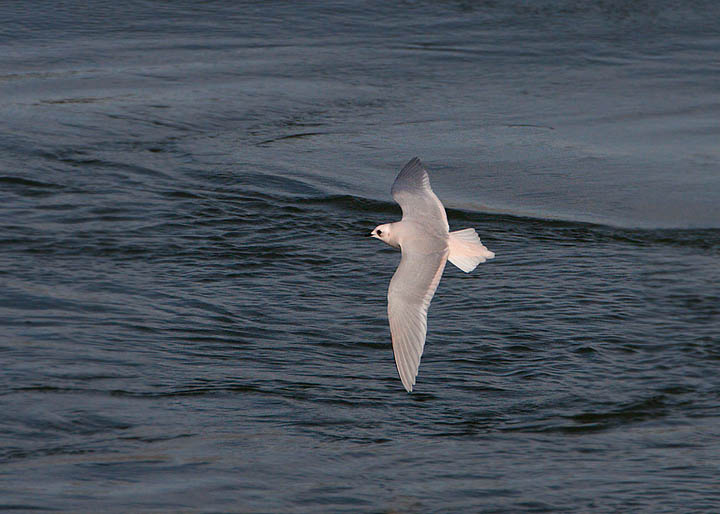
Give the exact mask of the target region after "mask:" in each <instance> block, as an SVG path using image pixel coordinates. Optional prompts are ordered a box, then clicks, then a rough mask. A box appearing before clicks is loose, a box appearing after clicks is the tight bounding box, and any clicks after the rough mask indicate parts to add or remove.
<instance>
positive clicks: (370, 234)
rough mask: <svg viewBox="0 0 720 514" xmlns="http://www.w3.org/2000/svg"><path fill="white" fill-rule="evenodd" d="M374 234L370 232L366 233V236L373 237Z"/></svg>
mask: <svg viewBox="0 0 720 514" xmlns="http://www.w3.org/2000/svg"><path fill="white" fill-rule="evenodd" d="M372 236H373V233H372V232H370V233H369V234H365V237H372Z"/></svg>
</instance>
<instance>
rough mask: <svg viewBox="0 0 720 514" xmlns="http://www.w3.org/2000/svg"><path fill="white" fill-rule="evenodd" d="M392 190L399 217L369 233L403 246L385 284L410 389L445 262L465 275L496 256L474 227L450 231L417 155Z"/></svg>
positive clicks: (393, 330) (394, 335)
mask: <svg viewBox="0 0 720 514" xmlns="http://www.w3.org/2000/svg"><path fill="white" fill-rule="evenodd" d="M391 193H392V196H393V198H394V199H395V201H397V202H398V203H399V204H400V207H401V208H402V211H403V217H402V220H401V221H397V222H395V223H386V224H384V225H379V226H377V227H375V229H374V230H373V231H372V233H371V234H370V235H371V236H373V237H375V238H377V239H380V240H381V241H384V242H385V243H387V244H389V245H390V246H392V247H394V248H400V249H401V250H402V258H401V260H400V265H399V266H398V269H397V271H396V272H395V275H393V278H392V280H391V281H390V287H389V288H388V320H389V322H390V332H391V334H392V342H393V352H394V354H395V364H396V365H397V369H398V373H399V374H400V379H401V380H402V383H403V386H404V387H405V389H406V390H407V391H408V392H410V391H412V388H413V386H414V385H415V377H416V376H417V372H418V368H419V366H420V357H421V356H422V352H423V348H424V346H425V334H426V333H427V310H428V307H429V305H430V300H432V297H433V295H434V294H435V290H436V289H437V286H438V283H439V282H440V277H441V276H442V272H443V270H444V269H445V263H446V262H447V261H448V260H449V261H450V262H451V263H453V264H454V265H455V266H457V267H458V268H460V269H461V270H463V271H464V272H466V273H469V272H471V271H472V270H474V269H475V267H476V266H477V265H478V264H480V263H481V262H485V261H486V260H487V259H492V258H493V257H495V254H494V253H493V252H491V251H490V250H488V249H487V248H486V247H485V246H484V245H483V244H482V243H481V242H480V238H479V237H478V235H477V233H476V232H475V229H472V228H467V229H463V230H458V231H456V232H450V231H449V226H448V222H447V216H446V214H445V208H444V207H443V205H442V203H441V202H440V200H439V199H438V197H437V196H435V193H433V191H432V189H431V188H430V179H429V178H428V175H427V171H425V169H424V168H423V166H422V163H421V162H420V160H419V159H418V158H417V157H416V158H414V159H411V160H410V162H408V163H407V164H406V165H405V167H403V169H402V170H401V171H400V174H399V175H398V176H397V178H396V179H395V183H394V184H393V187H392V190H391Z"/></svg>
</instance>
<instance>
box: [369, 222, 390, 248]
mask: <svg viewBox="0 0 720 514" xmlns="http://www.w3.org/2000/svg"><path fill="white" fill-rule="evenodd" d="M390 225H391V224H390V223H386V224H384V225H378V226H377V227H375V228H374V229H373V231H372V232H370V237H374V238H377V239H379V240H380V241H384V242H386V243H387V244H390Z"/></svg>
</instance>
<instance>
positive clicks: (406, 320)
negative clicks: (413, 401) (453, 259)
mask: <svg viewBox="0 0 720 514" xmlns="http://www.w3.org/2000/svg"><path fill="white" fill-rule="evenodd" d="M441 243H442V242H441V241H438V245H437V247H436V248H435V249H433V251H430V252H428V248H427V245H426V244H424V245H423V246H422V249H421V250H418V249H415V248H413V245H404V246H403V247H402V259H401V260H400V265H399V266H398V269H397V271H395V275H393V278H392V280H391V281H390V288H389V289H388V319H389V321H390V332H391V334H392V344H393V353H394V354H395V364H396V365H397V369H398V373H399V374H400V380H402V383H403V386H405V389H406V390H407V391H408V392H410V391H412V388H413V386H414V385H415V377H416V376H417V373H418V367H419V366H420V357H421V356H422V352H423V348H424V346H425V334H426V332H427V311H428V306H429V305H430V300H432V297H433V295H434V294H435V290H436V289H437V286H438V283H439V282H440V277H441V276H442V272H443V269H445V263H446V262H447V255H448V250H447V246H444V247H443V246H442V244H441Z"/></svg>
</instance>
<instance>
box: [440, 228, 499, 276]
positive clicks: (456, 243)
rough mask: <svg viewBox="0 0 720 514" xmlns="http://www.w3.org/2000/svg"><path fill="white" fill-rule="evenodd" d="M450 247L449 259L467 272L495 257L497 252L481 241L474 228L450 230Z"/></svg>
mask: <svg viewBox="0 0 720 514" xmlns="http://www.w3.org/2000/svg"><path fill="white" fill-rule="evenodd" d="M449 247H450V253H449V255H448V260H449V261H450V262H452V263H453V264H454V265H455V266H457V267H458V268H460V269H461V270H463V271H464V272H465V273H470V272H471V271H472V270H474V269H475V268H476V267H477V265H478V264H480V263H482V262H485V261H486V260H488V259H492V258H493V257H495V254H494V253H493V252H491V251H490V250H488V249H487V248H486V247H485V245H483V244H482V243H481V242H480V238H479V237H478V235H477V232H475V229H474V228H465V229H462V230H456V231H455V232H450V241H449Z"/></svg>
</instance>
